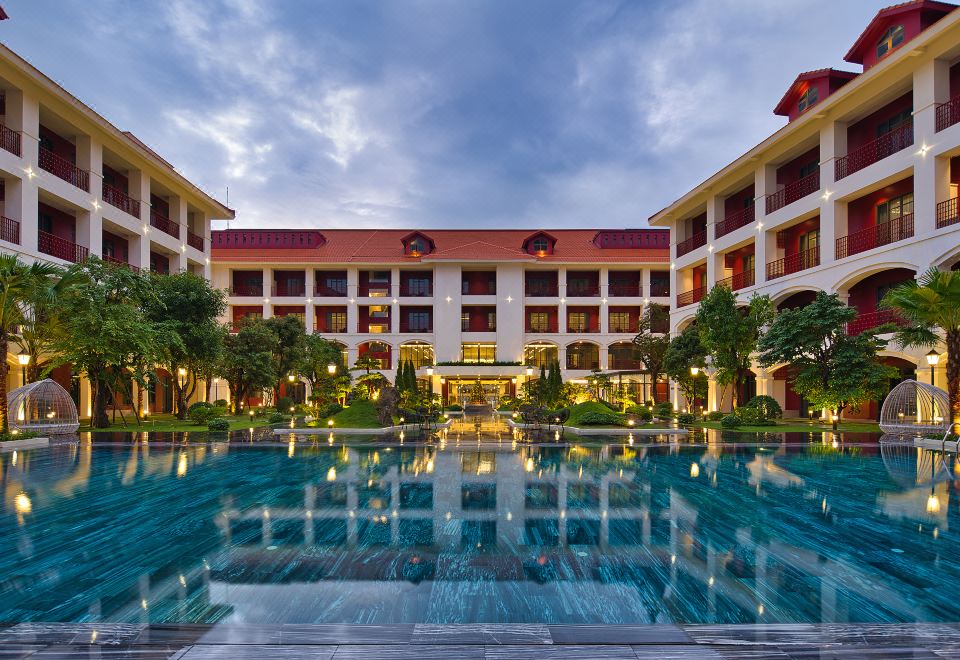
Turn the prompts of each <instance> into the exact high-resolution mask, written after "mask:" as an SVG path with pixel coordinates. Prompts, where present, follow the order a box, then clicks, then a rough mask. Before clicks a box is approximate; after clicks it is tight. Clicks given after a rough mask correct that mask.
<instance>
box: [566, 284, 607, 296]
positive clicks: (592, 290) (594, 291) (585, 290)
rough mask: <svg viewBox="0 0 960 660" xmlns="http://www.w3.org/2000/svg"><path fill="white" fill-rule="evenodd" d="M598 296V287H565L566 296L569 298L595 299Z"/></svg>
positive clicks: (590, 285)
mask: <svg viewBox="0 0 960 660" xmlns="http://www.w3.org/2000/svg"><path fill="white" fill-rule="evenodd" d="M599 295H600V287H599V286H594V285H592V284H588V285H586V286H580V285H576V286H571V285H569V284H568V285H567V296H568V297H570V298H596V297H597V296H599Z"/></svg>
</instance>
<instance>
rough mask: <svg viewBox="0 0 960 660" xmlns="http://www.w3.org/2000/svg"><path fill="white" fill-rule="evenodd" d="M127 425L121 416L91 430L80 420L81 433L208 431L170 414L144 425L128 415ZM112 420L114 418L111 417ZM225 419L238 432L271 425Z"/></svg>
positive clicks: (263, 419) (259, 420)
mask: <svg viewBox="0 0 960 660" xmlns="http://www.w3.org/2000/svg"><path fill="white" fill-rule="evenodd" d="M126 418H127V425H126V426H124V425H123V423H122V422H121V421H120V416H119V415H118V416H117V423H116V424H111V425H110V426H109V427H107V428H105V429H92V428H90V420H89V419H81V420H80V431H81V432H83V431H90V432H93V433H99V432H108V431H110V432H112V431H129V432H140V431H206V430H207V425H206V424H204V425H203V426H197V425H196V424H194V423H193V422H191V421H190V420H189V419H185V420H182V421H181V420H179V419H177V418H176V417H175V416H173V415H172V414H169V413H165V414H156V415H150V416H149V417H147V419H146V420H143V421H144V423H143V424H140V425H139V426H138V425H137V423H136V422H137V420H136V419H135V418H134V416H133V415H126ZM111 419H112V417H111ZM224 419H226V420H229V422H230V430H231V431H237V430H240V429H249V428H251V427H253V428H257V427H260V426H269V425H270V423H269V422H268V421H267V417H266V416H263V417H254V418H253V419H250V417H249V416H248V415H227V416H226V417H224Z"/></svg>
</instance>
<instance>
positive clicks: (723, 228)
mask: <svg viewBox="0 0 960 660" xmlns="http://www.w3.org/2000/svg"><path fill="white" fill-rule="evenodd" d="M755 215H756V214H755V212H754V206H753V205H752V204H751V205H750V206H748V207H746V208H744V209H741V210H739V211H737V212H736V213H731V214H730V215H728V216H727V217H725V218H724V219H723V220H721V221H720V222H718V223H717V226H716V227H714V230H713V231H714V236H715V237H716V238H720V237H721V236H726V235H727V234H729V233H730V232H732V231H736V230H737V229H740V227H746V226H747V225H749V224H750V223H752V222H753V219H754V217H755Z"/></svg>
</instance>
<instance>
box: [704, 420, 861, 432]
mask: <svg viewBox="0 0 960 660" xmlns="http://www.w3.org/2000/svg"><path fill="white" fill-rule="evenodd" d="M686 426H690V427H694V428H707V429H717V430H720V431H739V432H742V433H770V432H772V433H794V432H796V433H810V432H813V433H820V432H821V431H832V430H833V429H832V428H831V426H830V424H819V423H816V422H815V423H813V424H811V423H810V422H809V421H806V420H803V419H781V420H780V421H778V422H777V425H776V426H738V427H737V428H735V429H725V428H723V427H722V426H720V422H701V421H699V420H697V421H696V422H693V423H692V424H687V425H686ZM837 430H838V431H846V432H848V433H879V432H880V425H879V424H877V423H876V422H868V421H859V420H858V421H854V422H840V424H839V425H838V427H837Z"/></svg>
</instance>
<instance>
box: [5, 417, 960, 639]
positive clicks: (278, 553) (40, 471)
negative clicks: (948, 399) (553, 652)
mask: <svg viewBox="0 0 960 660" xmlns="http://www.w3.org/2000/svg"><path fill="white" fill-rule="evenodd" d="M731 438H733V439H735V438H736V436H723V437H721V436H719V435H711V436H708V437H707V438H703V439H702V440H703V441H698V439H694V440H690V441H683V442H681V443H680V444H672V445H671V444H667V443H665V442H663V441H661V440H658V441H656V442H655V443H654V444H652V445H650V446H642V445H641V443H639V442H637V443H636V444H634V445H632V446H631V445H630V444H629V443H626V442H624V440H623V439H622V438H621V439H616V440H614V439H611V441H610V442H608V443H605V444H594V445H591V446H583V445H574V446H562V447H559V446H526V445H523V444H520V445H517V444H514V443H512V442H510V441H509V440H505V441H503V442H477V441H476V440H475V439H474V440H466V439H462V440H461V441H459V442H454V441H451V442H447V443H445V444H444V445H442V446H441V445H430V446H424V445H417V446H410V445H404V446H401V445H399V444H390V445H387V444H380V445H375V444H371V443H370V442H356V443H355V444H352V445H351V444H347V445H343V444H340V443H339V442H337V443H335V445H334V446H330V445H328V444H327V442H326V440H325V439H321V440H320V442H319V443H317V442H313V443H311V442H310V441H309V440H307V439H301V440H299V441H295V442H293V443H286V442H283V443H273V444H269V445H268V444H265V443H255V444H251V443H249V442H242V440H243V439H244V437H242V436H238V438H236V439H234V440H233V442H232V443H231V442H222V443H213V444H205V443H204V444H190V445H185V446H176V445H173V446H172V445H170V444H161V443H157V442H144V441H142V440H141V441H133V442H130V441H125V442H118V443H116V444H106V445H100V444H97V445H93V444H91V443H90V442H89V441H84V442H81V443H79V444H73V445H63V446H57V447H52V448H49V449H42V450H31V451H23V452H17V453H16V454H12V453H6V454H0V475H2V484H0V485H2V492H3V508H2V512H0V621H2V622H15V621H126V622H181V623H183V622H197V623H213V622H221V621H223V622H235V623H242V622H248V623H266V624H269V623H328V622H337V623H341V622H342V623H399V622H437V623H473V622H501V623H502V622H542V623H598V622H604V623H647V622H661V623H665V622H682V623H699V622H720V623H741V622H821V621H828V622H833V621H836V622H844V621H871V622H873V621H876V622H886V621H956V620H960V601H958V599H957V598H956V594H957V592H958V590H960V549H958V543H957V531H958V530H960V517H958V512H960V490H958V484H957V482H955V481H953V479H952V477H953V475H954V474H955V468H956V466H955V464H954V462H953V458H952V457H947V459H946V460H944V458H943V456H942V455H940V454H938V453H934V452H929V451H923V450H918V449H915V448H913V447H910V446H895V445H878V444H876V443H875V442H872V443H864V444H850V443H845V442H838V443H837V446H836V447H834V446H833V443H832V441H830V440H829V439H828V440H823V439H822V438H821V436H820V435H819V434H818V435H817V436H816V437H812V436H806V435H803V436H797V437H796V440H797V441H796V442H791V443H786V442H784V441H782V440H781V442H778V443H772V444H765V445H757V444H751V443H747V444H739V443H736V442H731V441H730V440H731ZM957 473H958V474H960V472H957Z"/></svg>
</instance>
